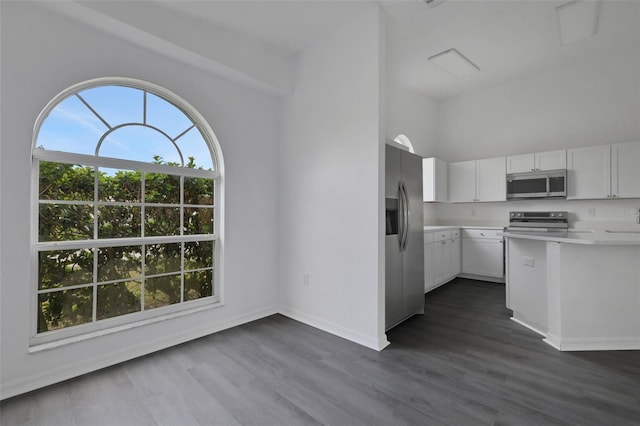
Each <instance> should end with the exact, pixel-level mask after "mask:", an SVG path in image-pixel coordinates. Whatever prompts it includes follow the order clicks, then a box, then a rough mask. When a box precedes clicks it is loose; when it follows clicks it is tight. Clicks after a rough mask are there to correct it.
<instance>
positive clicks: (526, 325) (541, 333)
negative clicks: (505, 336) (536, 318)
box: [511, 317, 547, 338]
mask: <svg viewBox="0 0 640 426" xmlns="http://www.w3.org/2000/svg"><path fill="white" fill-rule="evenodd" d="M511 321H513V322H516V323H518V324H520V325H521V326H523V327H526V328H528V329H529V330H531V331H533V332H535V333H538V334H539V335H541V336H542V337H545V338H546V337H547V333H545V332H544V331H541V330H539V329H537V328H536V327H534V326H532V325H529V324H527V323H526V322H524V321H522V320H519V319H518V318H516V317H511Z"/></svg>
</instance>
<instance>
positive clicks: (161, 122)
mask: <svg viewBox="0 0 640 426" xmlns="http://www.w3.org/2000/svg"><path fill="white" fill-rule="evenodd" d="M147 124H149V125H150V126H155V127H157V128H159V129H162V130H163V131H165V132H166V133H167V134H168V135H169V136H171V138H172V139H174V138H175V137H176V136H178V135H180V134H181V133H182V132H184V131H185V130H187V129H188V128H189V127H191V126H192V125H193V123H192V122H191V120H190V119H189V117H187V116H186V115H185V114H184V113H183V112H182V111H180V110H179V109H178V108H176V107H175V106H174V105H173V104H171V103H169V102H167V101H165V100H164V99H162V98H161V97H159V96H156V95H154V94H151V93H149V92H147Z"/></svg>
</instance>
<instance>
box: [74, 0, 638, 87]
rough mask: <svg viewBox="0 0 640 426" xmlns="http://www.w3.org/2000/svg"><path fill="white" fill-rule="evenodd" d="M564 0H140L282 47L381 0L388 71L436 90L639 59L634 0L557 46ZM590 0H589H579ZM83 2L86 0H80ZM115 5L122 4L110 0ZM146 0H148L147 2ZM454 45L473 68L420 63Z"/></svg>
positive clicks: (605, 6) (297, 47)
mask: <svg viewBox="0 0 640 426" xmlns="http://www.w3.org/2000/svg"><path fill="white" fill-rule="evenodd" d="M568 1H569V0H446V1H444V2H443V3H441V4H439V5H438V6H436V7H427V6H426V4H425V3H424V2H423V1H422V0H396V1H371V0H341V1H327V0H287V1H280V0H252V1H251V0H208V1H207V0H196V1H193V0H171V1H155V2H141V3H138V4H144V7H145V8H147V7H153V12H154V13H153V16H154V19H156V18H157V19H162V20H165V21H167V22H171V19H172V18H173V19H175V20H176V21H177V22H184V20H185V19H187V20H198V22H199V23H202V22H205V23H210V24H214V25H217V26H223V27H226V28H228V29H231V30H234V31H237V32H238V33H243V34H245V35H247V36H250V37H253V38H256V39H260V40H261V41H263V42H266V43H268V44H270V45H273V46H277V47H279V48H281V49H285V50H287V51H290V52H299V51H301V50H304V49H305V48H307V47H309V46H310V45H312V44H313V43H315V42H317V41H318V40H320V39H321V38H322V37H324V36H325V35H326V34H328V33H330V32H332V31H335V30H336V29H337V28H338V27H340V26H342V25H348V22H349V21H351V20H353V19H356V18H357V17H358V16H359V15H361V14H363V13H365V12H366V11H367V10H369V9H371V8H373V7H375V6H376V5H380V6H381V7H382V8H383V9H384V10H385V12H386V13H387V16H388V20H387V64H388V66H387V72H388V76H389V80H390V82H392V83H393V84H395V85H399V86H402V87H406V88H410V89H414V90H418V91H421V92H423V93H425V94H427V95H429V96H432V97H435V98H443V97H447V96H451V95H454V94H459V93H462V92H464V91H468V90H474V89H477V88H479V87H484V86H487V85H491V84H495V83H496V82H499V81H501V80H505V79H509V78H517V77H519V76H523V75H526V74H528V73H533V72H540V71H544V70H548V69H553V68H559V67H563V66H566V65H567V64H569V63H572V62H576V61H580V60H582V59H583V58H585V57H593V56H594V55H602V56H604V55H606V54H607V53H608V52H612V51H615V50H618V49H635V50H633V51H632V52H636V53H632V54H637V55H638V58H639V60H640V1H639V0H603V1H602V4H601V7H600V19H599V22H598V29H597V34H596V36H595V37H592V38H591V39H588V40H585V41H582V42H578V43H575V44H572V45H568V46H562V45H561V43H560V40H559V31H558V23H557V17H556V15H555V8H556V7H557V6H559V5H562V4H565V3H567V2H568ZM587 1H591V0H587ZM83 3H84V4H87V5H90V4H91V3H92V2H83ZM118 3H119V4H120V5H123V3H124V2H123V3H120V2H115V3H114V4H112V5H113V7H116V4H118ZM152 4H153V6H151V5H152ZM452 47H453V48H456V49H457V50H458V51H460V52H461V53H462V54H463V55H465V56H466V57H467V58H469V59H470V60H472V61H473V62H474V63H475V64H477V65H478V66H479V67H480V69H481V72H480V73H477V74H476V75H474V76H470V77H467V78H456V77H453V76H451V75H449V74H447V73H446V72H445V71H443V70H441V69H439V68H438V67H436V66H434V65H433V64H431V63H429V62H428V61H427V58H428V57H429V56H432V55H434V54H436V53H439V52H441V51H443V50H446V49H449V48H452Z"/></svg>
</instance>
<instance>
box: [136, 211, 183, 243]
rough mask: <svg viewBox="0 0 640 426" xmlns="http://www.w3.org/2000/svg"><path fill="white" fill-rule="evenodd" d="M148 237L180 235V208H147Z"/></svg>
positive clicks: (146, 231)
mask: <svg viewBox="0 0 640 426" xmlns="http://www.w3.org/2000/svg"><path fill="white" fill-rule="evenodd" d="M144 212H145V227H144V235H145V236H146V237H151V236H160V235H180V208H179V207H150V206H147V207H146V208H145V211H144Z"/></svg>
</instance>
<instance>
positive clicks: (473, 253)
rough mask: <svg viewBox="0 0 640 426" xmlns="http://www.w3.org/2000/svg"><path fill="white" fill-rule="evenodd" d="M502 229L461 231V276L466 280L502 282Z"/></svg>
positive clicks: (467, 229) (466, 229) (469, 229)
mask: <svg viewBox="0 0 640 426" xmlns="http://www.w3.org/2000/svg"><path fill="white" fill-rule="evenodd" d="M502 231H503V230H502V229H492V228H465V229H463V230H462V274H461V275H460V276H462V277H466V278H474V279H478V280H484V281H493V282H501V283H503V282H504V242H503V241H504V240H503V238H502V235H501V234H502Z"/></svg>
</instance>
